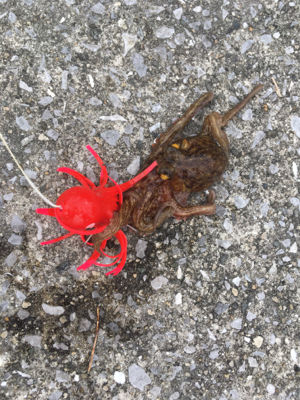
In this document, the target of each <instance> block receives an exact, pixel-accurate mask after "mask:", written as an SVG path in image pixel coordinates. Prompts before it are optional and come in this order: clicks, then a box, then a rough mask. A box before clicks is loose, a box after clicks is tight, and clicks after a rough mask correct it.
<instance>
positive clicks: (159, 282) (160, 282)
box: [151, 275, 168, 290]
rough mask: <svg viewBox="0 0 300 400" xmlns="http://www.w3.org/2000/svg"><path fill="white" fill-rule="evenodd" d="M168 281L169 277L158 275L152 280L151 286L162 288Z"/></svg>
mask: <svg viewBox="0 0 300 400" xmlns="http://www.w3.org/2000/svg"><path fill="white" fill-rule="evenodd" d="M167 283H168V279H167V278H165V277H164V276H162V275H159V276H157V277H156V278H154V279H153V280H152V281H151V286H152V288H153V289H154V290H158V289H161V288H162V287H163V286H165V285H166V284H167Z"/></svg>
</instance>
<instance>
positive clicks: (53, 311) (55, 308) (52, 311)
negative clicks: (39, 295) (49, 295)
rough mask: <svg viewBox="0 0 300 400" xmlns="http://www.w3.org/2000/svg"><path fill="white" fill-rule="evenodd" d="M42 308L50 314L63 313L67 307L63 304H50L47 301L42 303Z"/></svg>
mask: <svg viewBox="0 0 300 400" xmlns="http://www.w3.org/2000/svg"><path fill="white" fill-rule="evenodd" d="M42 308H43V310H44V311H45V313H46V314H49V315H61V314H63V313H64V312H65V309H64V308H63V307H61V306H49V305H48V304H46V303H43V304H42Z"/></svg>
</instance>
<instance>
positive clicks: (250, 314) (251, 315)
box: [246, 311, 256, 321]
mask: <svg viewBox="0 0 300 400" xmlns="http://www.w3.org/2000/svg"><path fill="white" fill-rule="evenodd" d="M246 318H247V320H248V321H253V320H254V319H255V318H256V314H254V313H252V312H251V311H248V312H247V317H246Z"/></svg>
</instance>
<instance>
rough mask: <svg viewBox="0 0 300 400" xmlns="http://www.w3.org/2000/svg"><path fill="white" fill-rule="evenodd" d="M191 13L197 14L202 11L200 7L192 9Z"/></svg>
mask: <svg viewBox="0 0 300 400" xmlns="http://www.w3.org/2000/svg"><path fill="white" fill-rule="evenodd" d="M193 11H195V12H196V13H199V12H201V11H202V7H201V6H197V7H195V8H193Z"/></svg>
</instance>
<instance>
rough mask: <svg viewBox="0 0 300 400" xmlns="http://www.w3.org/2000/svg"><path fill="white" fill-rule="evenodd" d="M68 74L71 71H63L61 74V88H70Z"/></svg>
mask: <svg viewBox="0 0 300 400" xmlns="http://www.w3.org/2000/svg"><path fill="white" fill-rule="evenodd" d="M68 74H69V71H63V72H62V74H61V88H62V89H64V90H67V88H68Z"/></svg>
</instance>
